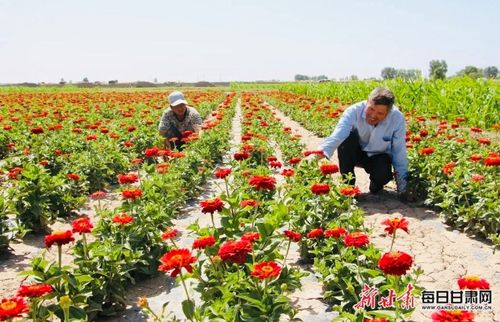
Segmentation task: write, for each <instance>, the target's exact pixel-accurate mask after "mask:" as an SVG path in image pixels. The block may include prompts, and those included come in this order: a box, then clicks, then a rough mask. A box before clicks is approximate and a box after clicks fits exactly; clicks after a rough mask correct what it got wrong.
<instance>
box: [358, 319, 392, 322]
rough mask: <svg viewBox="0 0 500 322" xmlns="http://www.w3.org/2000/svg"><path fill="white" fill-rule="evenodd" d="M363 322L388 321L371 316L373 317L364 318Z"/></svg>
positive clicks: (387, 321)
mask: <svg viewBox="0 0 500 322" xmlns="http://www.w3.org/2000/svg"><path fill="white" fill-rule="evenodd" d="M363 322H390V321H389V320H387V319H385V318H373V319H369V318H365V320H364V321H363Z"/></svg>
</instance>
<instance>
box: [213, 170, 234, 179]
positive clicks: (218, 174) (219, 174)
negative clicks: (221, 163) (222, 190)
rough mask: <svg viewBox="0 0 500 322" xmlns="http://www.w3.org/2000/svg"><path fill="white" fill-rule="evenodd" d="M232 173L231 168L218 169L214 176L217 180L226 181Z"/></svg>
mask: <svg viewBox="0 0 500 322" xmlns="http://www.w3.org/2000/svg"><path fill="white" fill-rule="evenodd" d="M231 171H232V170H231V169H229V168H218V169H217V170H215V172H214V174H215V177H216V178H219V179H224V178H225V177H227V176H228V175H230V174H231Z"/></svg>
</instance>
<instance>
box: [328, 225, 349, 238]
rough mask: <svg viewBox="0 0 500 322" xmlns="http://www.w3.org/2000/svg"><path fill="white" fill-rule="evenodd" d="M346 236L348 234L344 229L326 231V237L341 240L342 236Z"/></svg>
mask: <svg viewBox="0 0 500 322" xmlns="http://www.w3.org/2000/svg"><path fill="white" fill-rule="evenodd" d="M345 234H347V231H346V230H345V229H344V228H342V227H338V228H332V229H327V230H325V237H335V238H339V237H340V236H342V235H345Z"/></svg>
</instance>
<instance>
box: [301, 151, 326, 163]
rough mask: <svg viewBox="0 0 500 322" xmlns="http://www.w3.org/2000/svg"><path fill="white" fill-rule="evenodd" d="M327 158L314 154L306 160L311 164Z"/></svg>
mask: <svg viewBox="0 0 500 322" xmlns="http://www.w3.org/2000/svg"><path fill="white" fill-rule="evenodd" d="M324 158H325V156H324V155H323V154H316V153H313V154H309V155H308V156H307V157H306V158H305V160H307V161H309V162H311V161H317V160H321V159H324Z"/></svg>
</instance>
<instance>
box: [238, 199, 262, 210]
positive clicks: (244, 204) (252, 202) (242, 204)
mask: <svg viewBox="0 0 500 322" xmlns="http://www.w3.org/2000/svg"><path fill="white" fill-rule="evenodd" d="M259 205H260V203H259V202H258V201H257V200H254V199H246V200H242V201H241V202H240V207H241V208H245V207H253V208H255V207H258V206H259Z"/></svg>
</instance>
